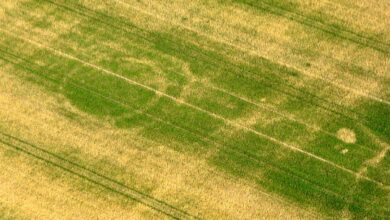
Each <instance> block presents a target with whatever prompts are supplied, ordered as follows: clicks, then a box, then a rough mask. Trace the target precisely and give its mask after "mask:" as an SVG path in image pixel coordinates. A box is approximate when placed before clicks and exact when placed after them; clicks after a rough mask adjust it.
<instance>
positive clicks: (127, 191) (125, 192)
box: [0, 131, 198, 219]
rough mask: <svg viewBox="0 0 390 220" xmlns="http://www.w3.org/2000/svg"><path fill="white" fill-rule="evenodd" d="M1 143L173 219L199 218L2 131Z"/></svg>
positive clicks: (0, 134)
mask: <svg viewBox="0 0 390 220" xmlns="http://www.w3.org/2000/svg"><path fill="white" fill-rule="evenodd" d="M0 143H3V144H5V145H7V146H9V147H11V148H12V149H14V150H17V151H20V152H23V153H24V154H27V155H29V156H31V157H33V158H36V159H38V160H41V161H43V162H45V163H47V164H50V165H52V166H55V167H57V168H60V169H62V170H63V171H65V172H68V173H70V174H73V175H75V176H78V177H80V178H81V179H83V180H86V181H89V182H91V183H93V184H95V185H98V186H100V187H103V188H105V189H107V190H109V191H111V192H114V193H116V194H119V195H121V196H124V197H126V198H128V199H131V200H134V201H136V202H139V203H141V204H143V205H145V206H148V207H149V208H151V209H154V210H156V211H158V212H160V213H162V214H164V215H166V216H168V217H170V218H173V219H198V218H197V217H195V216H193V215H191V214H189V213H187V212H185V211H182V210H180V209H178V208H176V207H174V206H172V205H169V204H167V203H165V202H164V201H161V200H158V199H155V198H153V197H151V196H149V195H147V194H145V193H143V192H141V191H139V190H137V189H134V188H131V187H129V186H127V185H125V184H123V183H121V182H119V181H117V180H114V179H112V178H110V177H107V176H105V175H102V174H100V173H98V172H96V171H94V170H91V169H89V168H86V167H84V166H82V165H80V164H77V163H75V162H72V161H70V160H68V159H65V158H63V157H61V156H58V155H57V154H54V153H52V152H50V151H47V150H45V149H43V148H41V147H38V146H35V145H33V144H31V143H29V142H27V141H25V140H22V139H20V138H17V137H15V136H12V135H9V134H6V133H4V132H2V131H0Z"/></svg>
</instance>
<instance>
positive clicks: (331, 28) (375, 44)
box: [235, 0, 390, 56]
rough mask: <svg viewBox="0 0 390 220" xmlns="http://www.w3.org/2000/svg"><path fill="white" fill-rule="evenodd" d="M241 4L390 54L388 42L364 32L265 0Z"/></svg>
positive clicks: (240, 2) (242, 2)
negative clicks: (346, 28) (348, 28)
mask: <svg viewBox="0 0 390 220" xmlns="http://www.w3.org/2000/svg"><path fill="white" fill-rule="evenodd" d="M235 2H237V1H235ZM238 3H239V4H243V5H247V6H249V7H251V8H255V9H258V10H263V11H266V12H268V13H270V14H273V15H276V16H279V17H283V18H286V19H288V20H291V21H294V22H297V23H300V24H302V25H305V26H307V27H310V28H313V29H316V30H319V31H321V32H323V33H326V34H329V35H331V36H334V37H337V38H340V39H343V40H346V41H350V42H352V43H355V44H357V45H359V46H363V47H368V48H371V49H373V50H376V51H378V52H381V53H383V54H385V55H387V56H388V55H390V45H389V44H388V43H384V42H382V41H379V40H376V39H373V38H369V37H367V36H364V35H362V34H359V33H356V32H353V31H350V30H345V29H342V28H340V27H338V26H335V25H331V24H328V23H326V22H324V21H321V20H317V19H313V18H310V17H308V16H305V15H303V14H300V13H298V12H294V11H292V10H289V9H286V8H283V7H280V6H276V5H272V4H270V3H267V2H265V1H261V0H260V1H255V2H254V1H251V0H249V1H239V2H238Z"/></svg>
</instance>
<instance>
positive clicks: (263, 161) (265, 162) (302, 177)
mask: <svg viewBox="0 0 390 220" xmlns="http://www.w3.org/2000/svg"><path fill="white" fill-rule="evenodd" d="M0 58H2V59H3V60H6V61H7V62H10V63H13V64H15V65H18V66H20V64H16V63H14V62H11V61H9V60H7V59H5V58H3V57H0ZM21 67H22V68H23V66H21ZM24 69H26V70H28V71H34V70H32V69H30V68H26V67H24ZM32 73H33V74H37V75H40V76H43V77H44V78H45V79H47V76H45V75H44V74H39V73H36V72H35V71H34V72H32ZM49 80H50V81H52V82H53V83H59V82H58V81H56V80H55V79H51V78H50V79H49ZM70 83H72V84H73V82H70ZM74 86H75V87H78V88H81V89H84V90H86V91H88V92H92V93H96V94H99V95H100V96H101V97H102V98H105V99H108V98H107V97H106V96H104V95H102V94H100V93H99V92H96V91H93V90H90V89H88V88H84V87H80V86H78V85H77V84H74ZM108 100H110V101H115V102H116V103H118V104H121V105H122V106H124V107H127V108H129V109H132V108H131V107H130V106H128V105H127V104H125V103H123V102H121V101H117V100H116V99H112V98H110V99H108ZM147 116H148V117H150V118H151V119H153V120H156V121H158V122H161V123H165V124H167V125H170V126H174V127H175V128H180V129H181V130H182V131H184V132H188V133H190V134H192V135H196V136H197V137H200V138H202V139H203V140H206V141H208V142H210V143H212V144H215V145H217V146H218V147H220V148H224V147H228V148H226V149H225V151H226V152H229V154H235V155H238V156H239V157H244V158H246V159H248V160H251V161H254V162H256V163H258V164H259V165H261V166H266V167H268V169H272V170H277V172H282V173H283V174H285V175H286V176H289V177H293V178H295V179H296V180H299V181H303V182H305V183H308V184H310V185H312V186H313V187H315V188H316V189H317V190H318V192H320V193H324V194H325V195H328V196H334V197H337V198H339V199H342V200H343V201H347V200H346V199H347V198H348V197H346V196H345V195H343V191H340V190H336V189H331V188H330V187H329V185H326V184H324V183H322V182H321V181H317V180H314V179H312V178H311V175H310V173H307V172H305V171H303V172H302V171H300V170H296V169H291V168H289V167H287V166H284V165H281V164H278V163H276V162H274V161H272V160H271V159H269V158H265V157H260V156H259V155H257V154H256V153H253V152H250V151H247V150H243V149H240V150H237V149H236V146H233V145H232V144H231V143H228V142H226V139H224V138H221V139H217V138H216V137H214V140H213V139H209V136H205V135H204V134H198V133H197V132H196V131H195V132H193V131H191V130H188V129H186V128H183V127H180V125H175V124H172V123H170V122H166V121H164V119H158V118H157V119H156V118H155V117H154V116H151V115H147ZM0 134H1V132H0ZM255 179H256V180H258V181H261V180H260V179H258V178H256V177H255ZM356 200H357V201H361V202H363V203H365V200H364V199H362V198H360V197H358V198H357V199H356ZM355 205H357V204H355Z"/></svg>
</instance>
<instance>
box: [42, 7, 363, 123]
mask: <svg viewBox="0 0 390 220" xmlns="http://www.w3.org/2000/svg"><path fill="white" fill-rule="evenodd" d="M41 1H43V2H47V3H50V4H53V5H56V6H57V7H59V8H62V9H64V10H68V11H70V12H73V13H75V14H78V15H80V16H82V17H86V18H89V19H92V20H95V21H98V22H100V23H102V24H104V25H107V26H109V27H110V28H113V29H115V30H119V31H122V32H125V33H126V34H131V35H136V36H137V37H138V38H139V39H142V40H144V41H146V42H148V43H152V44H155V43H156V42H158V41H161V39H163V40H164V41H168V42H170V43H171V45H178V42H177V41H175V40H174V39H175V38H176V37H174V36H168V37H164V36H154V35H153V33H150V32H148V31H146V30H144V29H141V28H139V27H137V26H135V25H133V24H131V23H128V22H126V21H124V20H122V19H119V18H114V17H111V16H109V15H107V14H104V13H102V12H97V11H94V10H92V9H89V8H86V7H85V6H84V5H80V4H77V3H73V2H72V3H70V4H71V5H72V6H77V7H74V8H73V7H69V6H68V5H63V4H59V3H57V2H56V1H52V0H41ZM65 2H66V1H65ZM67 4H69V3H67ZM81 9H83V11H81ZM101 17H103V18H104V19H103V18H101ZM110 20H111V21H114V22H109V21H110ZM129 28H130V29H129ZM134 30H136V31H134ZM181 46H182V47H185V48H174V47H170V49H171V50H172V51H175V52H176V53H180V52H181V51H182V50H183V49H186V50H190V51H194V52H196V53H192V55H188V57H190V58H192V59H193V60H196V59H198V57H197V56H201V57H202V58H204V59H206V60H208V61H209V62H208V63H206V64H205V65H207V66H208V67H209V68H215V67H216V66H217V67H218V68H220V69H223V70H224V71H227V72H231V70H232V69H233V70H234V73H235V74H237V73H239V74H237V75H238V76H239V77H244V78H249V79H256V80H262V79H266V80H268V81H267V82H263V83H262V86H265V87H267V88H270V89H272V90H274V91H276V92H279V93H282V94H285V95H287V96H290V97H292V98H294V99H296V100H302V101H304V102H306V103H309V104H310V105H312V106H316V107H318V108H320V109H323V110H325V111H327V112H329V113H331V114H335V115H338V116H341V117H345V118H348V119H351V120H353V121H355V122H356V123H361V121H366V119H367V117H366V116H365V115H363V114H362V113H360V112H356V111H354V110H352V109H348V108H346V107H345V106H342V105H340V104H338V103H334V102H330V101H329V100H327V99H325V98H322V97H319V96H318V95H315V94H313V93H311V92H307V91H302V90H301V89H297V88H296V87H295V86H294V85H291V84H289V83H286V82H284V84H283V86H285V88H283V87H282V88H278V87H279V86H281V85H280V84H276V83H274V82H273V79H272V78H271V77H269V76H259V75H258V74H257V73H255V72H253V71H250V70H245V71H244V70H242V69H241V68H240V67H239V66H238V65H237V64H234V63H231V62H226V60H222V59H218V58H215V57H211V56H209V55H208V54H204V53H203V52H202V51H200V50H198V49H197V48H194V47H188V46H186V45H181ZM229 67H230V69H229ZM266 73H267V74H269V73H271V72H270V71H267V72H266ZM240 74H241V75H240ZM289 90H290V91H289ZM294 92H296V93H298V95H297V94H294ZM310 98H313V99H315V100H318V101H319V102H321V104H317V103H315V102H313V101H312V100H311V99H310ZM322 103H324V104H322ZM329 106H332V107H333V108H330V107H329ZM339 109H343V110H345V111H347V112H348V113H350V114H351V115H348V114H345V113H343V112H340V111H339Z"/></svg>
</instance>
